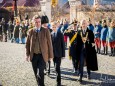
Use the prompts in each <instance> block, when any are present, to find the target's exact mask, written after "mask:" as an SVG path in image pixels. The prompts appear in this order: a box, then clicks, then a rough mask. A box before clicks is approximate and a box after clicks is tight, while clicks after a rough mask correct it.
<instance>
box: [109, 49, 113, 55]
mask: <svg viewBox="0 0 115 86" xmlns="http://www.w3.org/2000/svg"><path fill="white" fill-rule="evenodd" d="M112 55H113V48H111V53H110V55H109V56H112Z"/></svg>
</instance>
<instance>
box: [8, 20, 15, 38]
mask: <svg viewBox="0 0 115 86" xmlns="http://www.w3.org/2000/svg"><path fill="white" fill-rule="evenodd" d="M13 31H14V25H13V24H12V22H11V21H9V29H8V35H9V39H10V40H11V39H12V37H13Z"/></svg>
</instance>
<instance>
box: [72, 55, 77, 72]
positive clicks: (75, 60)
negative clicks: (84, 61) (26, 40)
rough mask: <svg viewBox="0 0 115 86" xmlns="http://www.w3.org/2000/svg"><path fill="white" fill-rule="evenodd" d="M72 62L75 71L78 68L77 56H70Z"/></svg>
mask: <svg viewBox="0 0 115 86" xmlns="http://www.w3.org/2000/svg"><path fill="white" fill-rule="evenodd" d="M72 64H73V68H74V69H75V71H77V69H78V61H77V57H75V56H72Z"/></svg>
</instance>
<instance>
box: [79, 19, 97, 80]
mask: <svg viewBox="0 0 115 86" xmlns="http://www.w3.org/2000/svg"><path fill="white" fill-rule="evenodd" d="M87 25H88V24H87V21H86V20H83V21H82V22H81V26H82V30H81V31H80V32H79V33H80V35H81V38H82V50H81V55H80V60H79V72H80V78H79V81H80V82H82V78H83V67H84V64H85V63H84V62H86V66H87V73H88V75H87V76H88V79H90V78H91V77H90V75H91V70H92V71H97V70H98V64H97V55H96V50H95V43H94V34H93V32H92V31H91V30H89V29H88V28H87Z"/></svg>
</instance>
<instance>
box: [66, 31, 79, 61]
mask: <svg viewBox="0 0 115 86" xmlns="http://www.w3.org/2000/svg"><path fill="white" fill-rule="evenodd" d="M77 34H78V33H77V32H76V34H75V35H74V36H73V37H72V39H71V40H70V46H71V44H72V43H73V41H74V40H75V38H76V37H77ZM70 46H69V50H68V52H69V53H70ZM71 58H72V57H71V56H70V55H69V59H70V60H71Z"/></svg>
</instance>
